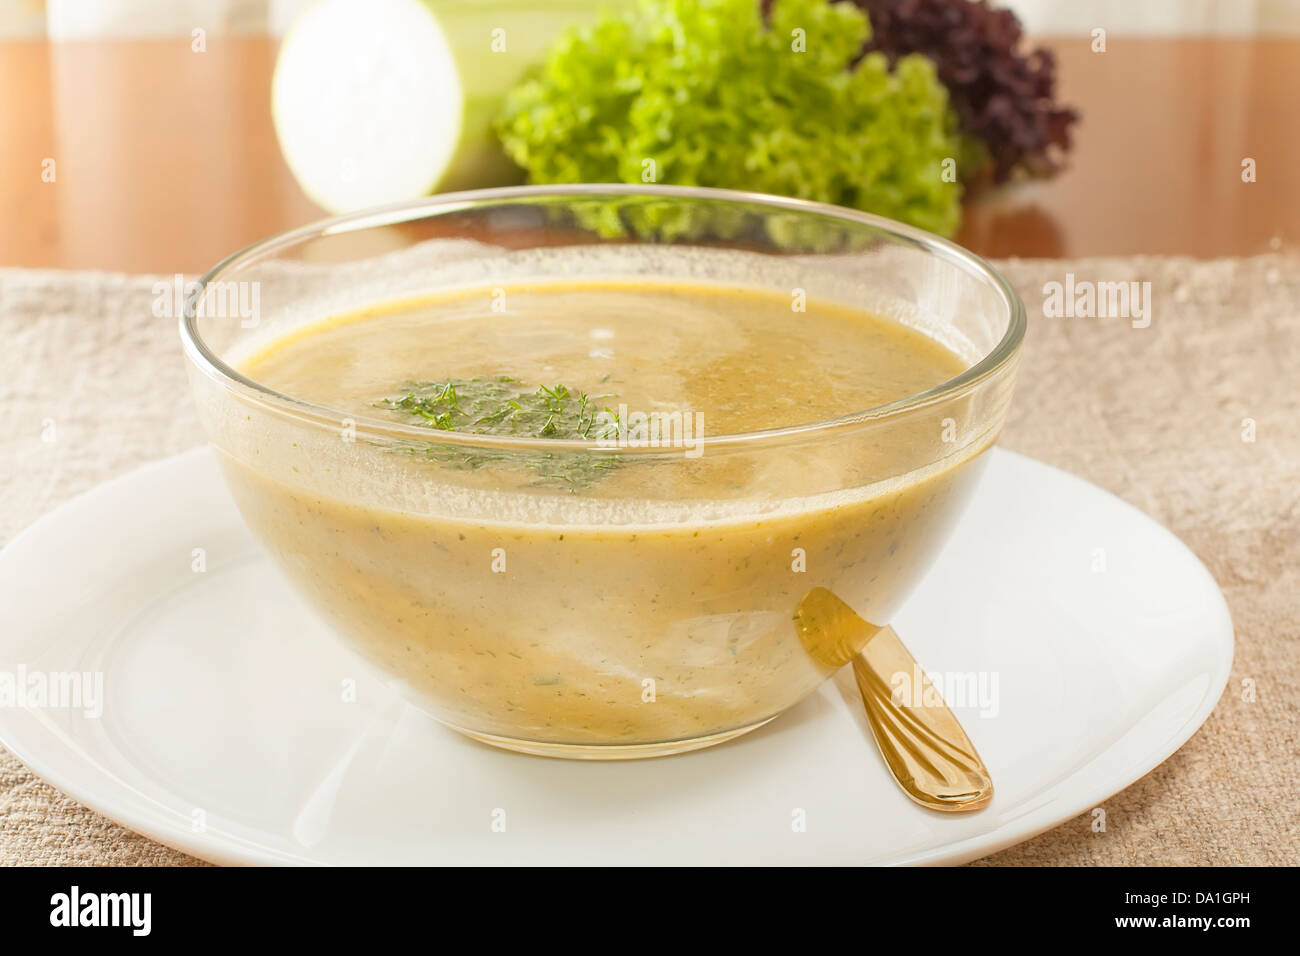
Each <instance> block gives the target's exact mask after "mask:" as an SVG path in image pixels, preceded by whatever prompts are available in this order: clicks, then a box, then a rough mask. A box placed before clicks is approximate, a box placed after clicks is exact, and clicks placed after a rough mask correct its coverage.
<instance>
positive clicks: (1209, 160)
mask: <svg viewBox="0 0 1300 956" xmlns="http://www.w3.org/2000/svg"><path fill="white" fill-rule="evenodd" d="M310 2H311V0H44V2H41V0H0V266H23V267H49V268H64V269H103V270H113V271H126V272H153V273H165V274H170V273H174V272H201V271H203V270H205V269H206V268H208V267H209V266H210V265H212V264H213V263H215V262H216V261H217V260H219V259H221V258H223V257H224V256H225V255H227V254H228V253H230V252H232V251H234V250H236V249H238V248H240V247H242V246H244V245H247V244H248V243H250V242H252V241H254V240H256V239H258V238H260V237H263V236H265V235H267V234H270V233H273V232H276V231H279V230H281V229H285V228H288V227H291V226H295V225H299V224H302V223H306V222H309V221H311V220H313V219H317V218H320V217H321V216H322V215H324V214H325V212H324V211H323V210H322V209H321V207H320V206H318V205H317V204H316V203H314V202H313V201H312V200H311V199H309V198H308V197H307V195H306V194H305V193H304V191H303V189H302V188H301V187H300V185H299V183H298V181H297V179H296V178H295V176H294V174H293V173H291V172H290V169H289V167H288V165H287V164H286V162H285V160H284V158H283V154H282V151H281V149H280V146H279V144H278V142H277V137H276V132H275V128H274V125H273V123H272V118H271V111H270V101H271V77H272V71H273V69H274V66H275V61H276V55H277V50H278V46H279V44H280V42H281V38H282V37H283V36H284V34H285V32H286V30H287V29H288V28H289V26H290V24H292V23H293V21H294V20H295V18H296V17H298V15H299V14H300V12H301V11H302V9H303V8H304V7H306V6H308V5H309V4H310ZM494 2H496V0H484V3H487V4H491V3H494ZM518 2H519V0H515V5H516V6H518ZM545 2H546V0H539V6H544V5H545ZM900 2H901V3H903V5H904V6H905V5H906V0H900ZM1000 6H1004V7H1008V8H1010V9H1011V10H1012V11H1013V12H1014V13H1015V14H1016V16H1017V17H1018V18H1019V19H1020V21H1021V22H1022V23H1023V25H1024V29H1025V31H1026V33H1027V34H1028V39H1027V45H1028V46H1038V45H1041V46H1043V47H1045V48H1046V49H1048V50H1050V51H1051V52H1052V53H1053V54H1054V55H1055V58H1056V62H1057V71H1056V83H1057V90H1056V98H1057V100H1058V101H1059V102H1061V103H1063V104H1068V106H1070V107H1072V108H1073V109H1075V110H1076V111H1077V112H1078V114H1079V117H1080V119H1079V121H1078V122H1077V123H1076V124H1075V125H1074V128H1073V130H1072V139H1073V146H1072V149H1071V150H1070V152H1069V153H1068V155H1067V156H1066V163H1065V168H1064V170H1063V171H1062V172H1060V173H1059V174H1058V175H1056V176H1054V177H1052V178H1047V179H1033V180H1029V181H1024V182H1012V183H1010V184H1007V185H1004V186H998V187H997V188H990V189H980V190H971V191H969V195H968V198H967V199H966V200H965V203H964V209H963V221H962V225H961V227H960V230H959V231H958V233H957V236H956V238H957V239H958V241H959V242H961V243H963V244H964V245H967V246H968V247H970V248H972V249H974V250H975V251H977V252H979V253H981V254H983V255H987V256H995V257H1003V256H1024V257H1065V256H1071V257H1073V256H1086V255H1133V254H1141V253H1151V254H1186V255H1191V256H1197V257H1213V256H1244V255H1252V254H1256V253H1261V252H1267V251H1276V250H1282V249H1293V248H1294V246H1295V245H1296V241H1297V237H1300V176H1297V175H1296V174H1297V172H1298V171H1300V170H1297V161H1296V158H1297V155H1300V150H1298V149H1297V146H1300V129H1298V128H1297V124H1296V123H1295V117H1297V116H1300V0H1145V2H1140V3H1139V2H1131V0H1096V2H1087V0H1010V2H1008V3H1005V4H1000ZM1098 28H1101V29H1104V30H1105V31H1106V49H1105V52H1104V53H1100V52H1097V51H1096V50H1095V49H1094V46H1095V34H1094V31H1095V30H1097V29H1098ZM196 31H198V32H196ZM199 38H201V42H198V40H199ZM1246 158H1250V159H1253V160H1254V163H1255V170H1256V172H1255V181H1254V182H1245V181H1243V178H1242V168H1243V167H1242V163H1243V160H1244V159H1246ZM50 161H53V162H52V163H51V162H50Z"/></svg>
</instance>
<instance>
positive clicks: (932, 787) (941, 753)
mask: <svg viewBox="0 0 1300 956" xmlns="http://www.w3.org/2000/svg"><path fill="white" fill-rule="evenodd" d="M896 674H906V675H907V676H908V680H911V681H913V686H912V691H913V692H912V694H911V695H910V697H911V699H910V700H906V699H904V700H899V699H898V698H897V697H896V696H895V695H894V693H893V679H894V675H896ZM853 676H854V677H856V678H857V682H858V690H859V691H861V693H862V703H863V704H864V705H865V706H866V709H867V717H868V718H869V720H870V722H871V732H872V734H873V735H874V736H875V738H876V745H877V746H878V747H879V748H880V753H881V754H882V755H883V756H884V758H885V762H886V763H887V764H889V769H890V770H891V771H893V774H894V779H895V780H897V781H898V784H899V786H901V787H902V788H903V792H905V793H906V794H907V795H908V796H909V797H911V798H912V799H913V800H915V801H916V802H917V803H919V804H921V806H923V807H929V808H930V809H932V810H944V811H947V812H950V813H951V812H969V811H971V810H979V809H982V808H983V807H985V806H987V805H988V803H989V801H990V800H992V799H993V778H992V777H991V776H990V775H989V772H988V769H987V768H985V766H984V762H983V761H982V760H980V756H979V754H978V753H976V752H975V746H974V745H973V744H972V743H971V741H970V738H969V737H968V736H966V731H964V730H962V727H961V724H960V723H958V722H957V718H956V717H955V716H954V715H953V713H952V711H951V710H949V709H948V707H947V705H946V704H944V702H943V699H942V698H941V697H940V696H939V694H938V692H937V691H935V690H934V688H933V687H932V686H931V684H930V681H929V678H927V677H925V675H924V673H923V672H922V671H921V668H920V666H919V665H918V664H917V663H916V659H915V658H913V657H912V655H911V654H910V653H908V650H907V648H906V647H904V646H903V642H902V641H900V640H899V639H898V635H897V634H896V633H895V632H894V629H893V628H892V627H888V626H886V627H882V628H881V629H880V630H879V631H878V632H877V633H876V634H875V635H873V636H872V638H871V640H870V641H868V642H867V644H866V646H865V647H864V648H863V649H862V651H861V652H860V653H859V654H858V655H857V656H856V657H854V658H853ZM918 684H919V685H920V686H918Z"/></svg>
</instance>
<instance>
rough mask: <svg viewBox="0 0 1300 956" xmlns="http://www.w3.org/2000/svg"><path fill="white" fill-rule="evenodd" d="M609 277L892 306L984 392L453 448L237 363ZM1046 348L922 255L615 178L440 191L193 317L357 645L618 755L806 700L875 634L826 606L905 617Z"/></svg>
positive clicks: (1000, 300)
mask: <svg viewBox="0 0 1300 956" xmlns="http://www.w3.org/2000/svg"><path fill="white" fill-rule="evenodd" d="M613 280H617V281H627V282H633V283H639V284H642V285H645V286H651V285H655V284H659V285H664V284H668V285H671V284H674V283H691V284H695V285H700V284H704V285H718V286H722V287H725V288H729V289H745V290H751V291H753V290H757V291H761V292H766V293H773V292H775V293H779V294H781V295H783V296H790V297H791V301H792V302H795V301H800V298H801V296H802V297H803V301H805V302H807V303H814V302H828V303H832V304H834V305H839V306H849V307H853V308H858V309H864V310H869V311H871V312H874V313H876V314H879V315H883V316H885V317H888V318H891V319H894V320H897V321H899V322H902V323H904V324H906V325H909V326H912V327H913V328H915V329H917V330H919V331H921V332H923V333H924V334H926V335H928V336H930V337H932V338H934V339H936V340H937V341H939V342H940V343H941V344H943V345H944V346H946V347H947V348H948V349H949V350H951V351H952V352H954V353H955V354H956V355H958V356H959V357H960V359H961V360H962V362H963V364H964V370H963V371H961V372H960V374H958V375H956V377H954V378H952V379H951V380H949V381H946V382H944V383H942V384H941V385H938V386H936V387H933V388H930V389H928V390H926V391H923V392H920V393H918V394H914V395H910V396H908V397H906V398H903V399H900V400H898V401H894V402H891V403H889V404H886V405H883V406H881V407H876V408H867V409H860V408H845V409H844V410H843V413H842V414H839V415H837V416H835V417H833V418H830V419H826V420H820V421H809V422H804V423H800V424H797V425H792V426H789V427H783V428H773V429H768V430H764V431H754V432H748V433H743V434H723V435H706V436H705V437H704V438H702V439H701V440H699V441H698V442H697V445H698V447H694V448H691V449H690V450H689V453H684V452H683V449H682V448H681V447H675V448H674V447H618V448H617V449H616V450H614V451H611V448H610V447H609V442H607V441H569V440H564V441H555V440H550V439H545V438H516V437H511V436H497V435H477V434H468V433H463V432H441V431H439V432H433V433H432V434H431V431H430V429H429V428H424V427H420V426H416V425H404V424H398V423H395V422H393V421H389V420H386V419H385V418H384V417H383V415H382V414H376V415H375V416H374V417H370V416H366V415H361V414H358V413H357V412H356V411H351V412H349V411H346V410H333V409H329V408H325V407H322V406H319V405H316V404H313V403H311V402H309V401H305V400H303V399H301V398H299V397H295V396H293V395H285V394H280V393H279V392H277V391H275V390H273V389H271V388H269V387H267V386H266V385H264V384H261V383H259V382H257V381H254V380H252V379H251V378H249V377H247V376H246V375H244V374H242V373H241V372H240V371H239V370H238V369H239V368H240V367H241V364H242V363H243V362H244V361H245V360H246V359H247V358H248V357H249V356H251V355H252V354H254V353H255V352H257V351H258V350H259V349H264V348H265V347H266V346H267V344H268V343H271V342H274V341H277V340H280V339H281V338H282V337H284V336H286V335H288V334H291V333H292V332H293V331H294V330H297V329H300V328H304V327H307V326H310V325H312V324H313V323H316V322H319V321H321V320H323V319H325V318H328V317H332V316H337V315H340V314H343V313H347V312H351V311H355V310H358V309H367V308H371V307H377V306H382V305H384V304H386V303H393V302H398V301H403V300H409V299H413V298H416V297H419V296H424V295H428V294H430V293H443V292H448V291H450V290H481V292H482V294H483V295H484V296H490V295H493V294H497V293H499V292H500V290H503V289H506V288H518V287H528V288H539V287H543V286H547V285H554V284H568V285H569V286H581V285H582V284H583V283H584V282H602V283H604V282H608V281H613ZM805 307H806V308H809V307H812V306H805ZM801 315H806V312H804V313H801V312H800V311H798V310H797V309H794V308H792V312H791V322H796V323H797V322H799V321H801ZM598 321H599V317H598V316H592V317H591V322H592V323H597V322H598ZM1024 329H1025V316H1024V308H1023V306H1022V304H1021V302H1020V300H1019V299H1018V297H1017V296H1016V294H1015V292H1014V291H1013V290H1012V289H1011V288H1010V286H1009V285H1008V284H1007V282H1006V281H1005V280H1004V279H1003V278H1002V277H1001V276H999V275H998V274H997V273H996V272H995V271H994V270H993V269H992V268H990V267H989V266H988V265H987V264H986V263H985V262H983V261H982V260H980V259H979V258H977V257H976V256H974V255H972V254H970V253H969V252H966V251H965V250H963V249H961V248H959V247H958V246H955V245H953V244H952V243H949V242H946V241H944V240H942V239H939V238H937V237H935V236H932V235H930V234H928V233H924V232H921V231H919V230H916V229H913V228H910V227H907V226H903V225H900V224H898V223H895V222H891V221H888V220H884V219H880V218H878V217H873V216H869V215H865V214H862V213H859V212H854V211H851V210H847V209H840V208H837V207H832V206H826V205H821V204H816V203H810V202H804V201H799V200H792V199H783V198H777V197H771V196H762V195H757V194H750V193H738V192H729V191H723V190H711V189H696V188H678V187H670V186H611V185H599V186H595V185H580V186H548V187H519V188H510V189H496V190H486V191H480V192H470V193H459V194H450V195H443V196H436V197H433V198H430V199H426V200H421V201H418V202H411V203H402V204H397V205H391V206H385V207H382V208H379V209H375V210H372V211H367V212H362V213H356V214H352V215H348V216H342V217H339V218H334V219H329V220H325V221H323V222H319V223H316V224H314V225H310V226H306V227H303V228H301V229H295V230H292V231H290V232H286V233H282V234H280V235H278V236H274V237H272V238H269V239H266V240H264V241H262V242H259V243H257V244H256V245H253V246H251V247H249V248H247V249H245V250H243V251H242V252H239V253H237V254H235V255H233V256H231V257H230V258H228V259H226V260H225V261H224V262H222V263H220V264H219V265H218V266H216V267H215V268H214V269H213V270H212V271H211V272H209V273H208V274H207V275H206V276H204V277H203V278H202V280H200V282H199V283H197V285H196V286H195V287H194V288H193V289H192V290H191V293H190V295H189V296H188V297H187V301H186V308H185V311H184V315H183V317H182V320H181V337H182V340H183V343H184V351H185V355H186V358H187V360H188V367H189V372H190V381H191V384H192V387H193V393H194V397H195V400H196V402H197V405H198V409H199V413H200V419H201V421H202V423H203V427H204V429H205V431H206V433H207V435H208V438H209V440H210V441H211V443H212V445H213V446H215V448H216V450H217V453H218V457H219V459H220V461H221V464H222V467H223V469H224V472H225V474H226V476H227V479H228V483H229V486H230V489H231V491H232V493H233V495H234V498H235V500H236V502H237V503H238V505H239V508H240V510H241V512H242V513H243V515H244V518H245V520H246V521H247V523H248V525H249V526H250V527H251V528H252V529H253V531H254V532H255V533H256V534H257V536H258V537H259V538H260V539H261V540H262V541H263V542H264V543H265V545H266V547H267V548H268V549H269V551H270V552H271V553H272V554H273V555H274V557H275V559H276V560H277V562H278V563H279V565H280V566H281V567H282V568H283V570H284V571H285V572H286V573H287V575H288V577H289V578H290V579H291V580H292V581H293V582H294V583H295V584H296V586H297V587H298V588H299V589H300V590H301V591H302V593H303V594H305V595H306V596H307V598H308V599H309V600H310V602H311V603H312V604H313V605H314V606H315V607H316V608H317V609H318V610H319V611H320V612H321V613H323V614H324V615H325V617H326V618H327V619H328V620H329V621H330V622H331V624H332V626H333V629H334V631H335V632H336V633H337V634H338V635H339V636H340V637H341V638H342V639H343V640H344V641H346V642H347V644H348V645H349V646H350V647H352V648H353V649H354V650H355V651H356V652H358V653H359V654H360V655H361V656H363V657H364V658H366V659H367V660H368V661H370V662H371V663H372V664H374V665H376V666H377V667H378V668H379V670H380V671H382V672H383V673H385V674H386V675H387V676H388V677H389V678H390V679H391V680H392V681H393V682H394V683H395V684H396V685H397V686H398V687H399V688H400V690H401V691H402V693H404V694H405V695H406V696H407V697H408V698H409V699H410V700H411V701H412V702H413V703H415V704H416V705H417V706H419V707H420V708H422V709H423V710H425V711H427V712H428V713H429V714H431V715H433V716H434V717H436V718H437V719H439V720H441V721H443V722H444V723H446V724H448V725H450V726H451V727H453V728H455V729H456V730H459V731H461V732H463V733H465V734H468V735H470V736H471V737H474V738H476V739H478V740H481V741H484V742H487V743H491V744H495V745H498V746H502V747H507V748H511V749H515V750H520V751H525V752H529V753H537V754H545V755H551V756H564V757H579V758H596V759H616V758H624V757H645V756H657V755H663V754H670V753H676V752H680V751H684V750H691V749H694V748H697V747H703V746H707V745H710V744H714V743H719V742H721V741H724V740H728V739H730V738H732V737H735V736H737V735H739V734H743V733H745V732H746V731H749V730H752V729H754V728H756V727H758V726H760V725H762V724H763V723H765V722H766V721H769V720H771V719H772V718H774V717H776V716H777V715H779V714H780V713H782V712H783V711H785V710H787V709H788V708H790V707H791V706H793V705H794V704H796V703H798V702H799V701H800V700H801V699H802V698H804V697H805V696H807V695H808V694H809V693H811V692H812V691H813V690H814V689H816V687H817V686H818V685H819V684H820V683H821V682H822V681H824V680H825V679H826V678H827V677H829V676H830V675H831V674H832V673H834V672H835V670H836V669H837V668H839V667H840V666H842V665H843V664H844V663H846V662H847V661H848V660H850V659H851V658H852V657H853V655H854V654H856V653H857V652H858V651H859V650H860V649H861V642H862V641H863V640H864V639H865V638H864V636H863V635H869V634H870V633H872V632H871V630H870V629H866V630H864V629H863V628H861V627H853V628H846V627H842V626H837V623H836V618H835V614H829V615H822V616H821V617H818V616H817V614H818V612H817V610H816V609H818V608H827V607H835V608H838V609H839V611H838V612H837V613H840V612H843V613H852V614H854V615H856V616H858V617H860V618H861V619H862V620H865V621H867V622H869V623H872V624H874V625H875V626H881V625H884V624H887V623H888V622H889V621H890V620H891V618H892V617H893V615H894V614H895V612H896V610H897V608H898V607H899V605H900V603H901V602H902V601H903V599H904V598H905V597H906V595H907V593H908V591H909V589H910V588H911V587H912V585H913V584H914V583H915V582H916V581H917V579H918V578H919V577H920V576H921V574H922V573H923V572H924V571H925V569H926V568H927V567H928V565H929V564H930V563H931V561H932V560H933V558H934V557H935V555H936V554H937V553H938V551H939V549H940V548H941V547H942V546H943V542H944V540H945V539H946V537H947V536H948V535H949V533H950V532H951V531H952V529H953V526H954V524H955V523H956V521H957V520H958V517H959V515H960V513H961V511H962V509H963V507H964V505H965V502H966V501H967V499H968V497H969V495H970V491H971V489H972V486H973V484H974V482H975V481H976V479H977V476H978V474H979V472H980V470H981V465H982V463H983V461H984V460H985V458H986V457H987V456H986V455H985V454H984V452H985V451H986V450H987V449H988V448H989V447H990V446H991V445H992V444H993V442H994V440H995V439H996V437H997V434H998V431H999V429H1000V428H1001V426H1002V423H1003V420H1004V418H1005V415H1006V411H1007V406H1008V403H1009V401H1010V397H1011V391H1012V382H1013V378H1014V374H1015V366H1016V361H1017V358H1018V353H1019V349H1020V344H1021V340H1022V338H1023V335H1024ZM704 334H707V332H705V333H704ZM738 385H739V382H738ZM809 385H810V387H815V386H816V383H815V382H814V381H810V383H809ZM434 437H436V442H434V441H432V440H431V439H432V438H434ZM433 450H436V451H437V454H434V453H433ZM611 454H616V455H617V456H618V458H619V468H618V480H611V481H600V482H597V483H594V484H591V485H590V486H586V487H584V486H578V485H575V484H573V483H567V484H566V483H565V482H539V481H537V480H536V475H537V474H538V470H537V467H536V466H537V463H538V462H539V461H542V462H545V463H546V469H547V470H551V469H552V466H553V473H555V474H573V473H575V470H577V471H581V470H582V469H583V468H588V467H600V465H601V463H602V462H607V461H608V460H609V456H610V455H611ZM828 595H829V596H833V597H834V598H836V599H837V600H836V601H831V602H828V601H826V600H825V598H826V597H827V596H828ZM840 623H841V624H842V623H843V622H842V621H841V622H840ZM847 635H852V636H851V637H849V636H847Z"/></svg>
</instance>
